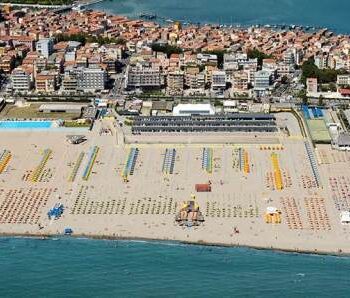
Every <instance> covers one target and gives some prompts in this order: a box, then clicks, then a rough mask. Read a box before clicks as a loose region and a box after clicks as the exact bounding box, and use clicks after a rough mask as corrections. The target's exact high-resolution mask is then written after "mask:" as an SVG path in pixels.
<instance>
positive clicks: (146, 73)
mask: <svg viewBox="0 0 350 298" xmlns="http://www.w3.org/2000/svg"><path fill="white" fill-rule="evenodd" d="M163 86H164V75H163V74H162V73H161V71H160V69H153V68H152V67H151V65H150V64H142V63H138V64H137V65H133V66H132V65H128V66H127V69H126V80H125V88H126V89H137V88H141V89H148V88H161V87H163Z"/></svg>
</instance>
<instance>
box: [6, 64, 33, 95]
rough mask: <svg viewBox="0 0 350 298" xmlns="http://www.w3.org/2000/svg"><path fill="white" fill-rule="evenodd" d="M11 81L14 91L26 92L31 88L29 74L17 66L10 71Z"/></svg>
mask: <svg viewBox="0 0 350 298" xmlns="http://www.w3.org/2000/svg"><path fill="white" fill-rule="evenodd" d="M11 83H12V89H13V90H14V91H15V92H16V91H17V92H27V91H29V90H30V89H31V88H32V79H31V76H30V75H29V74H28V73H26V72H25V71H24V70H23V69H22V68H19V67H18V68H15V69H14V70H13V71H12V74H11Z"/></svg>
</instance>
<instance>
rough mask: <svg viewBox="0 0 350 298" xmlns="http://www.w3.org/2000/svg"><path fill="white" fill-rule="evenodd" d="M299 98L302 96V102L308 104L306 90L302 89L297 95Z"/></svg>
mask: <svg viewBox="0 0 350 298" xmlns="http://www.w3.org/2000/svg"><path fill="white" fill-rule="evenodd" d="M297 97H298V98H300V100H301V102H302V104H303V105H307V104H308V98H307V94H306V90H305V89H303V90H300V92H299V93H298V95H297Z"/></svg>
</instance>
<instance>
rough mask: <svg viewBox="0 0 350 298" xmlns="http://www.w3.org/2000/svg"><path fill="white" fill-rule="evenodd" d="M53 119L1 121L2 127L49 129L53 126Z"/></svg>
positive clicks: (0, 126) (0, 127)
mask: <svg viewBox="0 0 350 298" xmlns="http://www.w3.org/2000/svg"><path fill="white" fill-rule="evenodd" d="M52 124H53V122H52V121H0V130H1V129H47V128H51V127H52Z"/></svg>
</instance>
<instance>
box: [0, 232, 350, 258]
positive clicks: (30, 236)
mask: <svg viewBox="0 0 350 298" xmlns="http://www.w3.org/2000/svg"><path fill="white" fill-rule="evenodd" d="M1 238H28V239H33V240H50V239H54V238H67V239H70V238H73V239H75V240H77V239H86V240H108V241H144V242H149V243H154V242H164V243H166V242H169V243H173V244H176V243H178V244H184V245H188V246H199V247H221V248H244V249H253V250H259V251H270V252H275V253H288V254H300V255H315V256H330V257H346V258H347V257H350V253H344V252H338V253H336V252H334V251H327V250H315V251H313V250H307V249H297V250H295V249H287V248H278V247H272V246H271V247H264V246H254V245H244V244H237V245H236V244H227V243H217V242H205V241H185V240H171V239H161V238H147V237H126V236H121V237H119V236H108V235H95V234H91V235H87V234H74V235H63V234H25V233H24V234H23V233H3V232H2V233H0V239H1Z"/></svg>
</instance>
